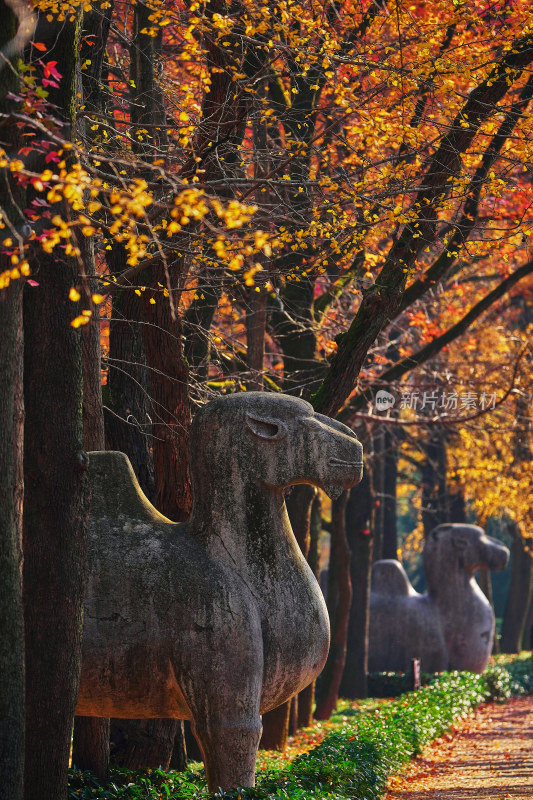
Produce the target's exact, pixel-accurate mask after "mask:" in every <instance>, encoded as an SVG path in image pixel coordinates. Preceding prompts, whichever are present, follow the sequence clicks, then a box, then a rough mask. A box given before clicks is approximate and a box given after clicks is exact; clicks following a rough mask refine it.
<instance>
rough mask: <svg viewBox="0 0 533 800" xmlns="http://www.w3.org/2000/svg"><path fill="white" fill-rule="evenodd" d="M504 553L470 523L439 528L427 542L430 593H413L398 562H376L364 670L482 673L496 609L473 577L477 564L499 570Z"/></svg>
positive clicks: (506, 556)
mask: <svg viewBox="0 0 533 800" xmlns="http://www.w3.org/2000/svg"><path fill="white" fill-rule="evenodd" d="M508 558H509V551H508V549H507V548H506V547H504V546H503V545H501V544H499V542H497V541H496V540H495V539H492V538H491V537H490V536H486V535H485V533H484V531H483V530H482V529H481V528H478V527H477V526H475V525H456V524H455V525H439V526H438V527H437V528H435V529H434V530H433V531H432V532H431V533H430V535H429V537H428V539H427V541H426V544H425V547H424V571H425V575H426V584H427V594H423V595H421V594H418V592H415V590H414V589H413V587H412V586H411V583H410V581H409V578H408V577H407V575H406V573H405V571H404V569H403V567H402V566H401V564H400V563H399V562H398V561H394V560H392V559H391V560H384V561H376V563H375V564H374V568H373V571H372V587H371V593H370V634H369V657H368V669H369V671H370V672H375V671H387V672H388V671H405V670H407V669H408V668H409V665H410V660H411V659H412V658H420V660H421V669H422V670H423V671H425V672H440V671H442V670H448V669H458V670H463V669H464V670H470V671H471V672H483V670H484V669H485V667H486V666H487V663H488V660H489V657H490V654H491V652H492V644H493V640H494V613H493V611H492V608H491V606H490V603H489V602H488V600H487V599H486V597H485V595H484V594H483V593H482V591H481V589H480V588H479V586H478V585H477V583H476V581H475V579H474V572H475V570H476V569H478V568H479V567H488V568H489V569H494V570H497V569H504V567H505V566H506V564H507V560H508Z"/></svg>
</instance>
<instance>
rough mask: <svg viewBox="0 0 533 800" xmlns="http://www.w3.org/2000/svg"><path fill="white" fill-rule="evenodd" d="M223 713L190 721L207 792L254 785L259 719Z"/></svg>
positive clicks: (260, 730) (261, 728)
mask: <svg viewBox="0 0 533 800" xmlns="http://www.w3.org/2000/svg"><path fill="white" fill-rule="evenodd" d="M235 711H236V708H235V707H234V708H233V709H232V712H229V711H226V713H224V714H223V716H222V717H220V716H218V715H214V714H210V715H209V719H207V720H206V719H200V720H197V721H193V725H192V727H193V731H194V734H195V736H196V738H197V740H198V743H199V744H200V747H201V749H202V753H203V755H204V764H205V771H206V775H207V783H208V786H209V790H210V791H212V792H216V791H218V790H219V789H224V790H229V789H235V788H236V787H239V786H254V785H255V764H256V760H257V750H258V748H259V741H260V739H261V732H262V730H263V726H262V724H261V717H260V716H259V714H257V716H249V715H245V716H240V715H236V713H235Z"/></svg>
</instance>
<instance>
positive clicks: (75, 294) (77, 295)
mask: <svg viewBox="0 0 533 800" xmlns="http://www.w3.org/2000/svg"><path fill="white" fill-rule="evenodd" d="M80 297H81V294H80V293H79V292H78V290H77V289H75V288H74V287H72V289H71V290H70V292H69V293H68V299H69V300H72V302H73V303H77V302H78V300H79V299H80Z"/></svg>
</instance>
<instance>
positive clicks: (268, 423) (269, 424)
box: [245, 414, 287, 441]
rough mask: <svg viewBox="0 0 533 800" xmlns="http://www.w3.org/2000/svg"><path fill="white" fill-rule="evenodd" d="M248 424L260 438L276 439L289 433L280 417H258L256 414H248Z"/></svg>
mask: <svg viewBox="0 0 533 800" xmlns="http://www.w3.org/2000/svg"><path fill="white" fill-rule="evenodd" d="M245 419H246V425H247V426H248V428H249V429H250V430H251V431H252V433H253V434H254V435H255V436H258V437H259V439H265V440H266V441H276V440H278V439H283V438H284V437H285V436H286V435H287V426H286V425H285V423H284V422H281V420H279V419H273V418H272V417H258V416H256V415H255V414H246V417H245Z"/></svg>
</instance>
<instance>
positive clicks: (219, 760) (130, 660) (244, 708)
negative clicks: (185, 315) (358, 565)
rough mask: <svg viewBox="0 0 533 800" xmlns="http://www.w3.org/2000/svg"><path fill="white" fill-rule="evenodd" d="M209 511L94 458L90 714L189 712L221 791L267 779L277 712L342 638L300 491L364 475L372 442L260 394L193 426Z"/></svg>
mask: <svg viewBox="0 0 533 800" xmlns="http://www.w3.org/2000/svg"><path fill="white" fill-rule="evenodd" d="M190 441H191V461H190V463H191V478H192V485H193V494H194V501H193V509H192V513H191V516H190V519H189V520H188V521H187V522H185V523H181V524H175V523H173V522H171V521H170V520H168V519H166V517H163V516H162V515H161V514H159V513H158V512H157V511H156V510H155V508H154V507H153V506H152V505H151V504H150V503H149V502H148V500H147V499H146V497H145V496H144V495H143V493H142V492H141V490H140V488H139V485H138V483H137V481H136V479H135V476H134V474H133V471H132V468H131V465H130V463H129V461H128V459H127V458H126V456H125V455H123V454H122V453H116V452H97V453H91V454H90V468H89V469H90V475H91V480H92V490H93V505H92V517H91V524H90V544H89V554H88V558H89V568H88V573H89V574H88V584H87V600H86V605H85V628H84V639H83V653H82V672H81V683H80V691H79V699H78V705H77V709H76V713H77V714H79V715H82V716H96V717H123V718H128V717H129V718H149V717H175V718H178V719H189V720H191V722H192V726H193V730H194V733H195V735H196V738H197V739H198V742H199V744H200V746H201V749H202V751H203V755H204V760H205V766H206V773H207V780H208V784H209V788H210V789H211V790H217V789H218V788H219V787H222V789H229V788H231V787H236V786H253V784H254V777H255V763H256V756H257V748H258V745H259V739H260V736H261V714H263V713H265V712H266V711H269V710H270V709H273V708H275V707H276V706H278V705H280V704H281V703H283V702H284V701H285V700H287V699H288V698H289V697H291V696H292V695H294V694H295V693H296V692H298V691H300V690H301V689H303V688H304V687H305V686H307V685H308V684H309V683H310V682H311V681H312V680H313V679H314V678H315V677H316V676H317V675H318V673H319V672H320V671H321V669H322V667H323V665H324V662H325V660H326V656H327V652H328V647H329V622H328V615H327V611H326V607H325V604H324V601H323V598H322V593H321V591H320V589H319V587H318V584H317V582H316V580H315V578H314V576H313V574H312V573H311V570H310V569H309V567H308V565H307V563H306V561H305V559H304V558H303V556H302V554H301V552H300V549H299V547H298V545H297V542H296V539H295V538H294V534H293V532H292V529H291V526H290V523H289V519H288V516H287V511H286V508H285V502H284V489H285V488H286V487H288V486H289V485H291V484H297V483H309V484H312V485H313V486H318V487H320V488H322V489H323V490H324V491H326V492H327V493H328V494H329V495H330V496H338V495H339V494H340V493H341V492H342V491H343V490H344V489H347V488H349V487H351V486H354V485H355V484H356V483H358V482H359V481H360V479H361V475H362V447H361V444H360V443H359V442H358V440H357V437H356V436H355V434H353V433H352V431H351V430H350V429H349V428H347V427H346V426H344V425H342V424H341V423H339V422H335V421H334V420H332V419H329V418H328V417H324V416H322V415H320V414H315V413H314V411H313V408H312V406H311V405H309V403H306V402H305V401H303V400H300V399H298V398H294V397H289V396H286V395H280V394H273V393H272V394H270V393H259V392H249V393H243V394H238V395H229V396H226V397H222V398H219V399H216V400H214V401H212V402H211V403H208V404H207V405H206V406H204V407H203V408H202V409H201V410H200V411H199V412H198V413H197V414H196V416H195V418H194V420H193V423H192V428H191V437H190Z"/></svg>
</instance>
